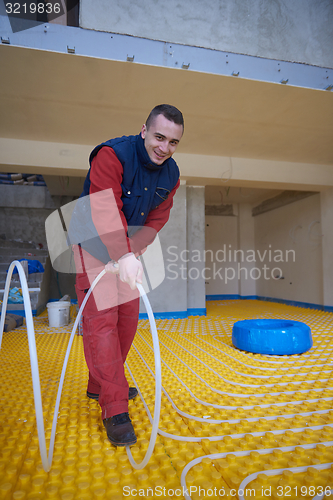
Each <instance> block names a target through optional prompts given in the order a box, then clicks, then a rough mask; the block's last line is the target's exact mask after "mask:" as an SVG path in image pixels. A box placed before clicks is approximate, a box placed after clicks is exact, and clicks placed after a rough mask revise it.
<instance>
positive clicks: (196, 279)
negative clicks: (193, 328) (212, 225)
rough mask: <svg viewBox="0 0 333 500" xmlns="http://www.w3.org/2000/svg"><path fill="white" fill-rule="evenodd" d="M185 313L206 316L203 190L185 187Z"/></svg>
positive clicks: (202, 188) (199, 187) (197, 187)
mask: <svg viewBox="0 0 333 500" xmlns="http://www.w3.org/2000/svg"><path fill="white" fill-rule="evenodd" d="M186 202H187V252H186V253H187V255H188V257H187V258H188V260H189V262H188V263H187V311H188V314H194V315H202V314H206V288H205V279H204V268H205V262H204V254H205V188H204V187H201V186H187V188H186Z"/></svg>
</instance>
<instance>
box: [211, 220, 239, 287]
mask: <svg viewBox="0 0 333 500" xmlns="http://www.w3.org/2000/svg"><path fill="white" fill-rule="evenodd" d="M237 219H238V218H237V217H223V216H216V215H207V216H206V265H205V267H206V271H205V276H206V295H238V294H239V283H238V277H237V255H236V260H235V259H234V251H235V250H237V249H238V237H237V231H238V230H237V226H238V220H237ZM229 252H231V253H230V254H229Z"/></svg>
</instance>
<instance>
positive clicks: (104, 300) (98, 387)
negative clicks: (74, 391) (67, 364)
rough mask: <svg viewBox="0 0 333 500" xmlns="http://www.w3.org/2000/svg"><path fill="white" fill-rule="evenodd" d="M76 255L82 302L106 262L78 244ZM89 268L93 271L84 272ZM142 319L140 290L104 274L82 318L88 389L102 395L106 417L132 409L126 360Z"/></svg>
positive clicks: (77, 280) (78, 284)
mask: <svg viewBox="0 0 333 500" xmlns="http://www.w3.org/2000/svg"><path fill="white" fill-rule="evenodd" d="M74 257H75V265H76V269H77V271H78V273H77V278H76V294H77V298H78V302H79V304H80V305H81V304H82V302H83V300H84V298H85V295H86V292H87V291H88V289H89V288H90V286H91V284H92V282H93V281H94V279H95V278H96V276H98V274H99V273H100V272H101V271H102V270H103V269H104V265H103V264H102V263H101V262H99V261H97V259H95V258H94V257H92V256H91V255H90V254H88V253H87V252H85V251H84V250H82V249H81V248H80V247H78V246H75V247H74ZM82 263H83V265H82ZM85 269H89V270H88V271H87V272H84V270H85ZM80 271H82V273H81V272H80ZM96 304H98V306H99V307H97V305H96ZM138 318H139V297H138V292H137V290H131V289H130V287H129V286H128V284H127V283H123V282H122V281H120V279H119V276H118V275H115V274H111V273H107V274H106V275H104V276H103V277H102V279H101V280H100V281H99V283H98V285H97V286H96V288H95V290H94V292H93V293H92V294H91V295H90V297H89V299H88V302H87V304H86V306H85V308H84V310H83V321H82V326H83V345H84V354H85V358H86V362H87V366H88V368H89V381H88V389H87V390H88V392H92V393H94V394H99V400H98V402H99V404H100V406H101V408H102V418H103V419H104V418H109V417H112V416H113V415H118V414H119V413H123V412H127V411H128V382H127V380H126V377H125V372H124V363H125V360H126V356H127V354H128V351H129V350H130V347H131V345H132V342H133V339H134V335H135V332H136V328H137V324H138Z"/></svg>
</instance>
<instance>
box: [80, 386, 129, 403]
mask: <svg viewBox="0 0 333 500" xmlns="http://www.w3.org/2000/svg"><path fill="white" fill-rule="evenodd" d="M137 395H138V391H137V389H136V387H130V388H129V389H128V399H134V398H135V396H137ZM87 396H88V398H90V399H95V400H96V401H98V398H99V394H95V393H93V392H89V391H87Z"/></svg>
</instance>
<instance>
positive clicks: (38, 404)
mask: <svg viewBox="0 0 333 500" xmlns="http://www.w3.org/2000/svg"><path fill="white" fill-rule="evenodd" d="M15 267H17V270H18V274H19V278H20V284H21V288H22V294H23V304H24V310H25V317H26V324H27V333H28V342H29V353H30V363H31V374H32V383H33V392H34V401H35V411H36V422H37V432H38V442H39V451H40V456H41V459H42V464H43V468H44V470H45V472H49V470H50V469H51V465H52V459H53V451H54V441H55V434H56V428H57V419H58V412H59V406H60V399H61V393H62V388H63V384H64V379H65V374H66V369H67V363H68V359H69V355H70V351H71V348H72V344H73V340H74V335H75V332H76V330H77V327H78V324H79V321H80V319H81V316H82V312H83V310H84V307H85V305H86V303H87V301H88V299H89V297H90V294H91V293H92V291H93V290H94V288H95V286H96V285H97V283H98V282H99V281H100V279H101V278H102V277H103V276H104V274H105V273H106V272H107V271H106V270H105V269H104V270H103V271H102V272H101V273H100V274H99V275H98V276H97V277H96V278H95V280H94V281H93V283H92V285H91V287H90V288H89V290H88V292H87V294H86V296H85V298H84V300H83V302H82V304H81V307H80V309H79V312H78V314H77V316H76V320H75V322H74V326H73V329H72V332H71V336H70V339H69V342H68V346H67V350H66V354H65V359H64V364H63V367H62V372H61V376H60V382H59V387H58V393H57V399H56V404H55V408H54V416H53V423H52V430H51V439H50V447H49V454H48V456H47V451H46V440H45V430H44V419H43V406H42V396H41V389H40V378H39V370H38V359H37V349H36V341H35V330H34V323H33V316H32V309H31V302H30V297H29V289H28V283H27V279H26V275H25V272H24V269H23V267H22V264H21V263H20V262H19V261H17V260H15V261H13V262H12V263H11V264H10V266H9V269H8V274H7V279H6V284H5V290H4V296H3V303H2V310H1V319H0V349H1V343H2V336H3V330H4V324H5V316H6V309H7V302H8V295H9V286H10V281H11V278H12V274H13V270H14V268H15ZM137 288H138V290H139V292H140V295H141V297H142V299H143V301H144V303H145V307H146V310H147V313H148V317H149V322H150V329H151V333H152V336H153V345H154V357H155V376H156V383H155V409H154V420H153V425H152V432H151V436H150V441H149V446H148V449H147V452H146V455H145V457H144V458H143V460H142V462H141V463H139V464H138V463H137V462H136V461H135V460H134V458H133V456H132V453H131V451H130V447H129V446H126V451H127V455H128V458H129V461H130V463H131V465H132V466H133V467H134V468H135V469H138V470H140V469H143V468H144V467H145V466H146V465H147V463H148V462H149V460H150V457H151V455H152V453H153V450H154V447H155V442H156V437H157V432H158V424H159V419H160V412H161V359H160V349H159V342H158V334H157V329H156V323H155V319H154V315H153V312H152V308H151V306H150V303H149V300H148V298H147V295H146V292H145V291H144V288H143V287H142V285H140V284H139V283H137ZM133 380H134V383H135V385H136V387H137V384H136V382H135V379H134V377H133ZM137 388H138V387H137ZM138 390H139V389H138ZM139 393H140V390H139ZM140 395H141V393H140Z"/></svg>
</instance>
